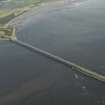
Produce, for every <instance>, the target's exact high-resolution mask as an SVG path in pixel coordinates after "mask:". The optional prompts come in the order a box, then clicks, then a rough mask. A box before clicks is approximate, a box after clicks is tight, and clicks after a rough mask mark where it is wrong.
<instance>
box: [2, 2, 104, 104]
mask: <svg viewBox="0 0 105 105" xmlns="http://www.w3.org/2000/svg"><path fill="white" fill-rule="evenodd" d="M48 8H49V7H48ZM48 8H47V7H46V8H44V9H42V10H40V12H39V13H35V14H34V13H33V14H32V15H31V16H30V18H28V19H26V18H25V19H24V21H23V22H22V24H20V26H21V27H19V28H17V29H18V31H17V37H18V38H19V39H21V40H23V41H25V42H27V43H30V44H32V45H34V46H37V47H39V48H42V49H44V50H46V51H49V52H51V53H53V54H56V55H59V56H61V57H63V58H65V59H67V60H70V61H72V62H75V63H77V64H80V65H82V66H84V67H87V68H91V69H93V70H96V71H97V72H99V73H102V74H105V71H104V66H105V63H104V62H105V56H104V53H105V30H104V27H105V21H104V19H105V14H104V11H105V1H104V0H100V1H98V0H88V1H86V2H84V3H82V4H81V5H79V6H73V7H71V6H69V5H68V6H64V7H63V8H60V9H59V10H58V9H51V10H50V9H49V10H48ZM0 49H1V50H0V58H1V59H0V67H1V68H2V69H1V70H0V96H1V97H0V103H2V104H5V105H10V104H11V105H12V104H13V105H14V104H15V105H35V104H37V105H43V104H45V105H84V104H85V105H104V104H105V103H104V101H105V93H104V90H105V84H104V83H101V82H98V81H96V80H94V79H91V78H88V77H84V76H83V75H81V74H79V73H77V72H74V71H72V70H71V69H70V68H67V67H64V66H63V65H61V64H58V63H56V62H54V61H52V60H50V59H46V58H45V57H43V56H41V55H38V54H35V53H33V52H30V51H28V50H27V49H25V48H22V47H20V46H17V45H15V44H13V43H10V42H0Z"/></svg>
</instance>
